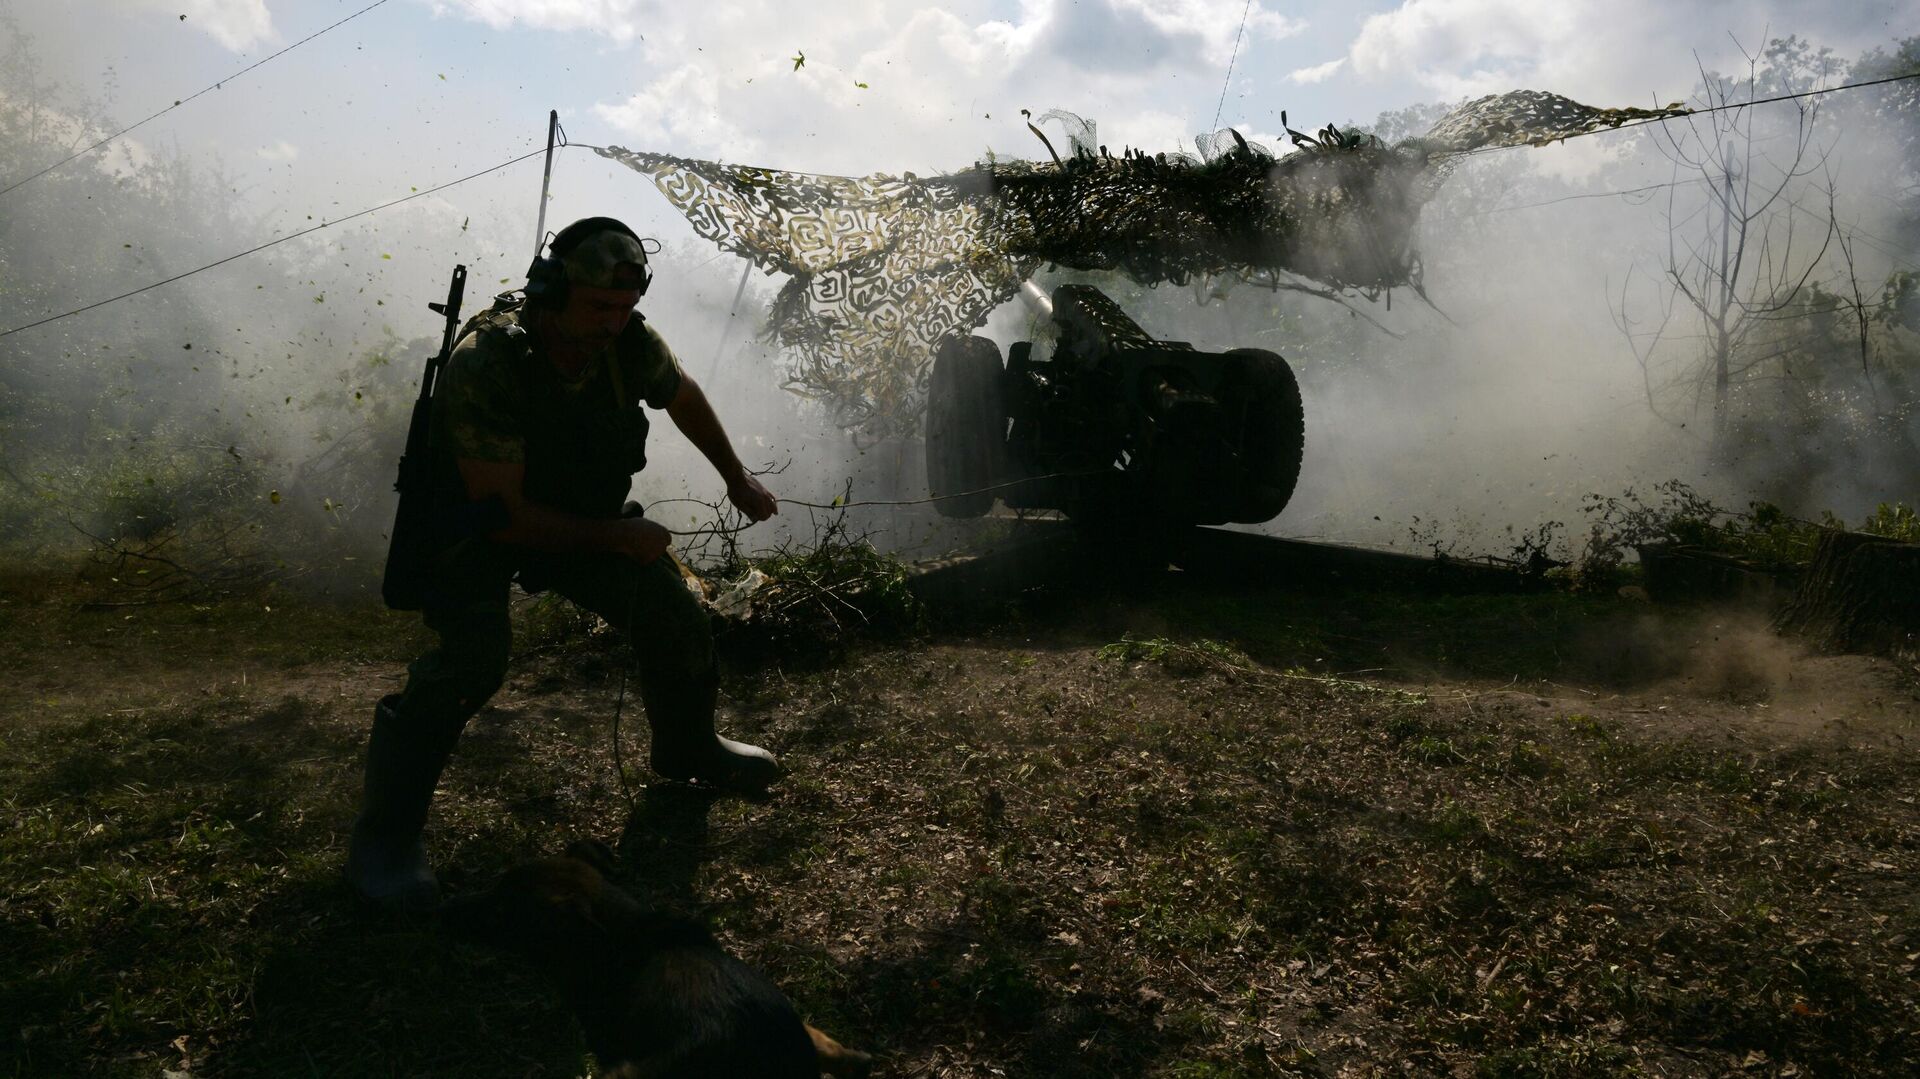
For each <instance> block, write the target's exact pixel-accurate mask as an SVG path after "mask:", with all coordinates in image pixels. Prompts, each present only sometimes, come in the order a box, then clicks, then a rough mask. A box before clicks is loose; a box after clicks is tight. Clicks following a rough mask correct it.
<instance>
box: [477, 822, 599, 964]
mask: <svg viewBox="0 0 1920 1079" xmlns="http://www.w3.org/2000/svg"><path fill="white" fill-rule="evenodd" d="M612 868H613V852H612V851H610V850H608V849H607V848H606V846H605V845H604V844H601V843H597V842H594V841H592V840H582V841H579V842H576V843H574V844H572V845H571V846H569V847H568V848H567V853H566V854H565V855H564V856H562V857H559V858H540V859H536V860H534V861H530V862H522V863H521V864H519V865H516V866H514V867H513V868H512V869H509V870H507V871H506V873H505V874H503V875H502V876H501V877H500V879H499V880H498V881H497V882H495V883H494V885H493V887H491V888H489V889H487V890H486V891H484V892H480V893H478V894H476V895H467V896H457V897H455V898H453V899H451V900H449V901H448V902H447V903H446V904H445V906H443V907H442V908H441V912H440V917H441V920H442V922H443V923H444V924H445V925H446V926H447V928H448V929H450V930H452V931H453V932H454V933H456V934H458V935H459V936H462V937H466V938H467V939H469V940H474V941H479V942H481V943H485V944H492V945H495V946H498V947H503V948H511V949H514V950H516V951H522V952H530V953H535V954H540V953H548V954H551V953H553V952H554V951H556V950H557V951H559V952H560V953H562V954H569V955H578V954H582V949H586V948H591V947H594V946H596V945H598V944H602V943H604V942H605V941H606V940H607V938H608V937H609V935H610V933H611V931H612V929H613V926H611V925H609V922H610V921H612V920H614V919H615V918H616V916H617V915H619V914H621V913H624V912H625V910H626V908H628V907H631V906H632V905H633V900H632V899H631V898H630V897H628V896H627V895H626V894H625V893H623V892H621V891H619V889H617V888H615V887H614V886H613V885H611V884H609V883H607V879H606V877H605V876H604V875H603V871H611V870H612Z"/></svg>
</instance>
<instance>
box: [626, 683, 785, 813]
mask: <svg viewBox="0 0 1920 1079" xmlns="http://www.w3.org/2000/svg"><path fill="white" fill-rule="evenodd" d="M719 695H720V685H719V679H718V678H717V677H705V678H700V679H696V680H690V681H687V682H684V683H682V684H680V685H655V686H647V685H646V684H645V683H644V682H643V683H642V687H641V696H642V699H643V700H644V701H645V703H646V706H647V723H648V725H649V726H651V727H652V728H653V746H652V754H651V761H650V763H651V764H652V765H653V770H654V771H655V772H656V773H658V774H659V775H661V776H664V777H666V778H667V779H677V780H681V781H684V782H691V783H697V784H700V785H701V786H709V787H716V788H719V789H722V790H730V791H736V792H740V793H746V794H753V793H758V792H760V791H764V790H765V789H766V788H767V787H768V786H769V785H770V784H772V783H773V782H774V781H775V780H777V779H779V778H780V774H781V769H780V762H779V760H778V759H777V758H775V757H774V755H773V754H772V753H769V752H767V751H766V750H764V749H762V748H760V747H759V746H756V745H749V744H748V743H746V742H736V741H734V740H733V739H731V738H722V737H721V736H720V735H719V734H718V733H717V732H716V731H715V730H714V725H713V716H714V706H715V704H716V703H717V702H718V700H719Z"/></svg>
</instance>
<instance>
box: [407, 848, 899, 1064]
mask: <svg viewBox="0 0 1920 1079" xmlns="http://www.w3.org/2000/svg"><path fill="white" fill-rule="evenodd" d="M612 868H613V852H612V851H610V850H608V849H607V848H606V846H605V845H604V844H600V843H597V842H592V841H581V842H577V843H574V844H572V845H571V846H569V847H568V848H567V853H566V855H565V856H564V857H559V858H542V859H539V860H536V861H531V862H526V863H523V864H521V865H517V866H515V867H513V868H512V869H510V870H508V871H507V872H506V874H505V875H504V876H502V877H501V878H500V880H499V881H498V882H497V883H496V884H494V886H493V887H492V888H490V889H488V890H487V891H486V892H483V893H480V894H477V895H471V896H464V897H456V898H454V899H452V900H449V901H448V902H447V903H446V905H445V906H443V907H442V908H441V912H440V916H441V918H442V920H443V921H444V922H445V924H446V926H447V927H448V929H450V930H451V931H452V932H454V933H455V934H456V935H458V936H461V937H464V938H466V939H469V940H474V941H478V942H481V943H487V944H492V945H496V946H500V947H504V948H507V949H509V950H512V951H516V952H519V953H520V954H522V955H525V956H527V957H528V958H530V959H532V960H533V961H534V963H535V964H536V965H538V966H540V967H541V968H543V969H544V970H545V972H546V974H547V975H548V976H549V977H550V978H551V979H552V980H553V981H554V982H555V983H556V984H557V985H558V987H559V989H560V992H561V994H562V996H563V997H565V999H566V1001H567V1004H568V1005H569V1006H570V1007H571V1008H572V1009H573V1012H574V1015H575V1016H576V1017H577V1018H578V1019H579V1021H580V1026H581V1028H582V1029H583V1030H584V1031H585V1032H586V1036H587V1045H588V1047H589V1048H591V1049H592V1050H593V1055H594V1057H595V1058H596V1059H598V1060H599V1062H600V1067H601V1073H600V1074H601V1076H602V1077H603V1079H788V1077H791V1079H819V1077H820V1076H821V1074H822V1073H825V1074H828V1075H831V1076H834V1077H835V1079H865V1077H866V1076H867V1075H869V1074H870V1073H871V1071H872V1068H873V1058H872V1057H870V1056H869V1055H868V1054H866V1053H862V1052H859V1051H857V1050H853V1049H848V1048H847V1047H845V1046H843V1045H841V1044H840V1043H839V1042H837V1041H834V1040H833V1039H832V1038H830V1037H828V1036H827V1035H826V1034H823V1033H821V1032H820V1031H819V1030H818V1029H816V1028H814V1027H813V1026H812V1025H811V1024H808V1023H806V1022H804V1021H802V1020H801V1018H800V1014H799V1013H798V1012H797V1011H795V1010H794V1007H793V1002H792V1001H789V1000H788V999H787V997H786V994H784V993H782V992H780V990H779V988H778V987H776V986H775V985H774V984H773V982H771V981H770V980H768V979H767V977H766V975H764V974H762V973H760V972H759V971H757V970H755V969H754V968H752V967H750V966H748V965H747V964H745V963H742V962H741V961H740V960H738V959H736V958H734V957H733V956H731V955H729V954H727V953H726V952H725V951H724V950H722V949H721V947H720V945H719V944H718V943H716V942H715V941H714V939H713V936H712V935H711V934H710V933H708V932H707V930H706V927H704V926H702V925H700V924H699V923H698V922H694V921H691V920H689V919H686V918H682V917H677V916H674V915H671V914H667V913H663V912H659V911H651V910H648V909H646V908H644V907H642V906H641V905H640V903H639V902H638V901H637V900H635V899H634V898H633V897H632V896H630V895H628V894H627V893H626V892H624V891H621V890H620V889H619V888H617V887H615V886H614V885H612V884H610V883H608V882H607V879H606V876H605V875H604V874H605V873H607V872H611V871H612Z"/></svg>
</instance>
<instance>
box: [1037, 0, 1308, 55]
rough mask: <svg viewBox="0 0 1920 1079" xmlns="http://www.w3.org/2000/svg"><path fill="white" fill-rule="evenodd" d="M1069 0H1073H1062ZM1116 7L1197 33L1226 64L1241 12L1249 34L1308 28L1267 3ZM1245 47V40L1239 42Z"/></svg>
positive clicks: (1225, 0) (1209, 0)
mask: <svg viewBox="0 0 1920 1079" xmlns="http://www.w3.org/2000/svg"><path fill="white" fill-rule="evenodd" d="M1063 2H1070V0H1063ZM1111 2H1112V4H1113V7H1114V8H1115V9H1117V10H1123V11H1128V10H1130V11H1136V12H1138V13H1139V14H1140V15H1141V16H1142V17H1143V18H1145V19H1146V21H1147V22H1149V23H1151V24H1152V25H1153V26H1154V27H1156V28H1157V29H1159V30H1160V31H1161V32H1162V33H1167V34H1187V33H1191V34H1195V35H1197V36H1199V38H1200V39H1201V40H1202V41H1203V42H1205V58H1206V60H1207V61H1208V62H1209V63H1218V64H1224V63H1226V62H1227V59H1228V57H1230V56H1232V55H1233V50H1234V44H1235V41H1234V39H1235V38H1236V37H1237V36H1239V34H1240V19H1241V13H1242V12H1245V14H1246V38H1247V39H1252V38H1256V37H1264V38H1268V39H1271V40H1275V41H1277V40H1280V39H1281V38H1288V37H1292V36H1294V35H1295V34H1298V33H1300V32H1301V31H1302V30H1305V29H1306V28H1307V24H1306V23H1305V22H1304V21H1302V20H1299V19H1290V18H1288V17H1287V16H1285V15H1282V14H1280V13H1279V12H1277V11H1268V10H1267V8H1266V6H1265V5H1264V4H1253V5H1249V4H1247V3H1245V2H1241V3H1235V0H1111ZM1239 46H1240V48H1241V49H1242V50H1244V49H1245V48H1246V41H1245V40H1242V41H1240V43H1239Z"/></svg>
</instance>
